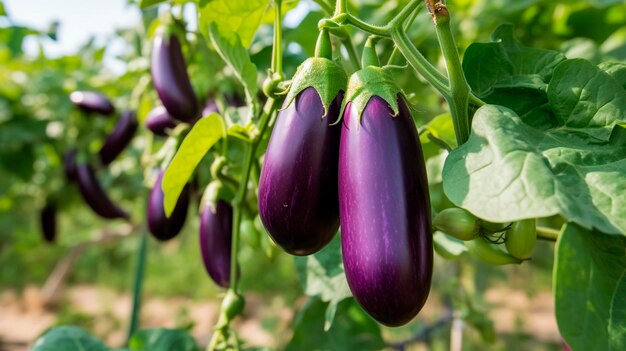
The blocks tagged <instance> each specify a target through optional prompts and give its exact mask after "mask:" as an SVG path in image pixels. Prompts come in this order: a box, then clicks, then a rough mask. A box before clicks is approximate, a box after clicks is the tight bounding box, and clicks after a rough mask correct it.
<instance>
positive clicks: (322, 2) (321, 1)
mask: <svg viewBox="0 0 626 351" xmlns="http://www.w3.org/2000/svg"><path fill="white" fill-rule="evenodd" d="M313 1H315V3H317V4H318V5H319V7H320V8H321V9H322V11H323V12H324V14H325V15H326V16H330V15H332V14H333V5H331V4H330V3H328V2H327V1H326V0H313Z"/></svg>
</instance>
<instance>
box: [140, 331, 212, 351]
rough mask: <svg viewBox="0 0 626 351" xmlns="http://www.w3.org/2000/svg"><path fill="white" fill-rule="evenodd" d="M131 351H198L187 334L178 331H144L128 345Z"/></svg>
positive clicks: (194, 342)
mask: <svg viewBox="0 0 626 351" xmlns="http://www.w3.org/2000/svg"><path fill="white" fill-rule="evenodd" d="M128 346H129V348H130V350H132V351H169V350H180V351H200V349H199V348H198V346H197V345H196V341H195V340H194V339H193V337H192V336H191V335H189V333H188V332H186V331H184V330H178V329H165V328H155V329H144V330H140V331H138V332H137V333H135V334H134V335H133V336H132V338H131V339H130V342H129V343H128Z"/></svg>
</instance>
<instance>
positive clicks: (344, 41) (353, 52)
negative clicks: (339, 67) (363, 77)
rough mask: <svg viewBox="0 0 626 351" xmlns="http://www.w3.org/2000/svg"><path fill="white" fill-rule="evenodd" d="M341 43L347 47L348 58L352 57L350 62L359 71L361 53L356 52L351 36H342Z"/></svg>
mask: <svg viewBox="0 0 626 351" xmlns="http://www.w3.org/2000/svg"><path fill="white" fill-rule="evenodd" d="M341 44H342V45H343V47H344V48H346V51H347V52H348V58H349V59H350V63H352V66H354V70H356V71H358V70H359V69H361V63H360V62H359V55H358V54H357V53H356V48H355V47H354V44H353V43H352V39H351V38H350V36H347V37H345V38H341Z"/></svg>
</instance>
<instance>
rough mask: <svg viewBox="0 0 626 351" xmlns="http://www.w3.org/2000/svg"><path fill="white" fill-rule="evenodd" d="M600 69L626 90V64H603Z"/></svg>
mask: <svg viewBox="0 0 626 351" xmlns="http://www.w3.org/2000/svg"><path fill="white" fill-rule="evenodd" d="M598 67H599V68H600V69H601V70H603V71H604V72H606V73H607V74H608V75H609V76H611V78H613V80H614V81H615V82H616V83H617V84H619V85H621V86H622V88H624V90H626V64H624V63H621V62H603V63H601V64H600V65H598Z"/></svg>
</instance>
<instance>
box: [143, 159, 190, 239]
mask: <svg viewBox="0 0 626 351" xmlns="http://www.w3.org/2000/svg"><path fill="white" fill-rule="evenodd" d="M164 173H165V172H164V171H161V172H160V173H159V176H158V177H157V180H156V183H154V186H153V187H152V190H151V191H150V196H149V198H148V207H147V213H146V217H147V220H148V229H149V230H150V233H152V235H153V236H154V237H155V238H157V239H158V240H161V241H166V240H170V239H172V238H173V237H175V236H176V235H177V234H178V233H179V232H180V230H181V229H182V228H183V225H185V219H186V218H187V208H188V207H189V185H185V187H184V188H183V191H182V192H181V194H180V197H179V198H178V202H177V203H176V206H174V211H173V212H172V215H171V216H170V217H169V218H168V217H167V216H166V215H165V210H164V209H163V200H164V199H165V194H164V193H163V189H162V188H161V184H162V183H163V174H164Z"/></svg>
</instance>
